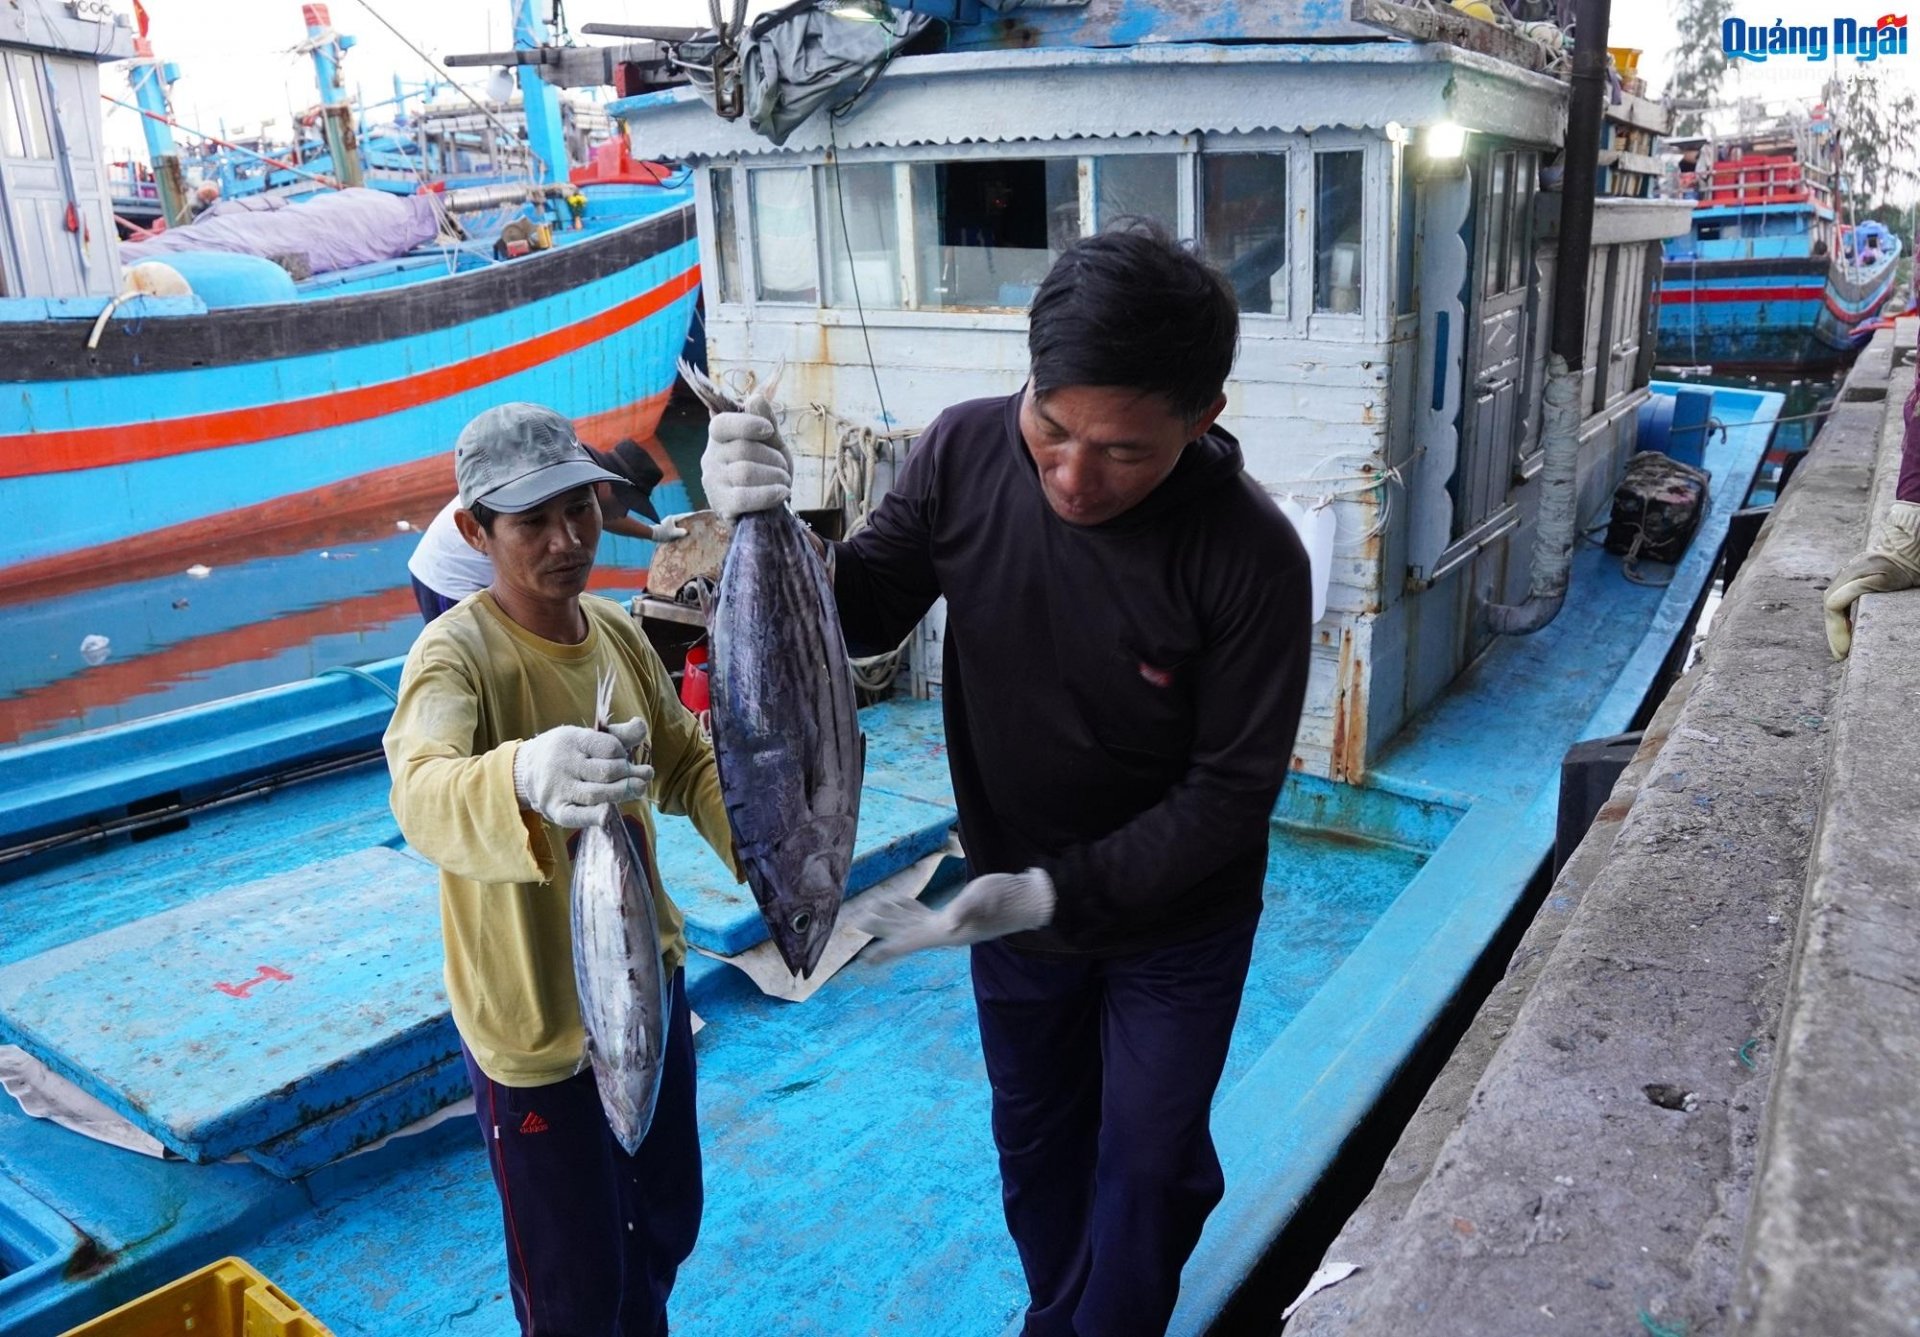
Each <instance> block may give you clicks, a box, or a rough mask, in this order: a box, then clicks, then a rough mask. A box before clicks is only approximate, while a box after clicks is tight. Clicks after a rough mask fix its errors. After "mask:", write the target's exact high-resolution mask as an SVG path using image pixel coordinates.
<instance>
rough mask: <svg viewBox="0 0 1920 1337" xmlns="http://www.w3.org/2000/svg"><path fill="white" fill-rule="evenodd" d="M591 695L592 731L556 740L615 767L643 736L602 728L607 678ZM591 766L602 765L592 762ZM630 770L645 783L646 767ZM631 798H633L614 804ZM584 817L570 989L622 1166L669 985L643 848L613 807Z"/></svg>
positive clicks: (642, 731) (636, 1126) (652, 1086)
mask: <svg viewBox="0 0 1920 1337" xmlns="http://www.w3.org/2000/svg"><path fill="white" fill-rule="evenodd" d="M599 695H600V699H599V702H598V706H597V709H596V712H595V718H594V730H587V729H580V728H571V729H569V730H567V731H566V732H567V733H568V734H569V736H571V735H572V734H592V735H593V736H595V737H599V738H602V739H605V740H606V742H608V743H610V744H612V746H613V748H614V749H615V750H616V751H617V752H618V754H619V758H620V760H621V761H625V760H626V757H627V748H628V746H629V744H631V745H633V746H640V745H642V744H644V742H645V741H646V726H645V725H644V724H643V723H642V722H641V721H639V720H630V721H628V723H627V724H625V725H613V726H609V725H608V723H607V715H608V714H609V712H610V711H611V709H612V705H613V675H612V674H611V673H609V674H607V675H606V676H605V677H603V678H602V679H601V680H600V694H599ZM635 726H638V730H637V732H636V730H635ZM595 730H599V731H605V732H598V733H595V732H594V731H595ZM561 732H562V730H560V729H552V730H549V731H548V733H549V734H556V733H561ZM547 736H548V735H547V734H542V735H541V737H542V738H544V737H547ZM538 741H539V740H538V739H535V740H534V742H538ZM531 745H532V744H527V745H525V746H531ZM525 746H523V748H522V750H523V751H524V750H525ZM600 764H602V765H606V764H608V763H607V762H606V761H604V760H601V761H600ZM628 764H629V765H631V764H632V763H628ZM515 769H516V772H517V770H518V766H517V765H516V767H515ZM633 769H634V770H636V771H645V772H646V773H647V775H648V778H651V777H652V774H653V768H652V767H650V766H634V767H633ZM614 787H615V788H617V787H618V786H614ZM643 792H644V787H643ZM638 797H639V794H637V793H636V794H634V795H632V796H631V798H627V799H620V800H618V801H619V802H630V801H632V798H638ZM590 811H591V814H592V816H591V820H590V821H589V822H588V823H585V824H583V825H582V829H581V832H580V838H579V840H578V842H577V843H576V844H575V846H574V851H573V887H572V907H573V909H572V922H573V983H574V988H575V989H576V990H577V991H578V993H579V995H580V1019H581V1021H582V1022H583V1023H584V1024H585V1026H586V1031H587V1059H588V1061H589V1062H590V1063H592V1064H593V1079H594V1084H595V1086H597V1087H598V1088H599V1091H600V1105H601V1108H603V1109H604V1110H606V1112H607V1122H608V1124H609V1125H610V1126H611V1127H612V1129H613V1132H614V1136H615V1137H617V1138H619V1139H620V1145H621V1147H622V1148H624V1149H625V1150H626V1152H627V1154H628V1155H629V1156H631V1155H632V1154H633V1153H634V1152H635V1151H637V1150H638V1149H639V1147H640V1143H641V1142H642V1140H644V1139H645V1137H646V1135H647V1129H648V1128H650V1127H651V1126H652V1124H653V1108H654V1104H655V1102H656V1101H658V1099H659V1096H660V1074H661V1072H662V1070H663V1069H664V1066H665V1060H666V1052H667V1018H668V1015H669V1013H670V1012H671V1010H672V1001H673V1000H672V994H671V988H672V981H671V980H670V979H669V978H668V976H667V972H666V969H665V963H664V962H662V961H661V959H660V921H659V917H658V916H657V915H656V914H655V912H654V906H653V878H652V877H651V876H650V875H649V872H648V869H649V867H650V865H649V861H648V860H647V858H646V856H645V852H644V850H643V849H642V845H643V843H644V842H643V841H642V840H641V839H637V838H636V832H635V824H634V823H633V822H632V821H631V820H629V819H628V818H626V817H624V816H622V815H621V812H620V809H619V808H618V807H617V806H616V802H615V801H614V800H611V799H602V800H600V802H599V806H597V807H594V808H592V809H591V810H590Z"/></svg>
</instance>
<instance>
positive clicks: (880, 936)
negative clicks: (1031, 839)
mask: <svg viewBox="0 0 1920 1337" xmlns="http://www.w3.org/2000/svg"><path fill="white" fill-rule="evenodd" d="M1053 906H1054V891H1053V879H1052V878H1051V877H1048V876H1047V873H1046V870H1045V869H1042V868H1029V869H1028V870H1027V871H1026V872H1024V873H986V874H983V875H982V876H980V877H976V878H974V879H973V881H971V882H969V883H967V885H966V886H964V887H962V888H961V889H960V890H959V892H958V893H956V894H955V896H954V898H953V899H952V900H950V901H948V902H947V903H946V904H945V905H943V906H941V907H940V908H939V909H938V910H935V909H932V908H930V907H928V906H925V905H922V904H921V903H920V901H919V899H918V898H917V897H915V896H913V895H911V894H908V893H902V894H900V895H897V896H886V895H882V894H879V893H874V894H871V895H867V896H862V897H860V898H859V899H858V900H856V901H854V902H853V903H852V904H851V905H849V906H848V907H847V922H848V923H850V924H852V925H853V926H854V927H855V928H857V929H859V930H860V931H861V932H862V933H870V934H872V935H873V937H874V943H873V945H872V946H871V947H869V948H867V950H866V952H865V957H866V959H867V960H868V961H869V962H871V963H872V964H874V965H883V964H885V963H886V962H888V961H891V960H893V959H894V958H896V957H901V956H905V955H906V954H907V953H908V952H918V951H921V950H923V949H925V948H928V947H965V946H968V945H970V944H972V943H976V942H988V941H990V940H992V939H994V938H1004V937H1006V936H1007V934H1009V933H1025V932H1027V931H1028V930H1030V929H1036V928H1045V927H1046V926H1047V925H1048V924H1050V923H1052V922H1053Z"/></svg>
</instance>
